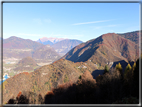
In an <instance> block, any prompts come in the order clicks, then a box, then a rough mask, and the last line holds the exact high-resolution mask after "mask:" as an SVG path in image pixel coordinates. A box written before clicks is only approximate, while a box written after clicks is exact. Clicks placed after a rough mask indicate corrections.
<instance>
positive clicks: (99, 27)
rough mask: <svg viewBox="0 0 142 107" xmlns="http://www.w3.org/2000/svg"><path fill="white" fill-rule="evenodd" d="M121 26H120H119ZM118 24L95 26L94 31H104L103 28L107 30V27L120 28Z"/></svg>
mask: <svg viewBox="0 0 142 107" xmlns="http://www.w3.org/2000/svg"><path fill="white" fill-rule="evenodd" d="M119 25H120V24H119ZM119 25H118V24H116V25H106V26H95V27H93V28H94V29H102V28H107V27H116V26H119Z"/></svg>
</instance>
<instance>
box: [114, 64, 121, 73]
mask: <svg viewBox="0 0 142 107" xmlns="http://www.w3.org/2000/svg"><path fill="white" fill-rule="evenodd" d="M115 68H116V69H117V70H119V71H122V67H121V64H120V63H118V64H117V65H116V66H115Z"/></svg>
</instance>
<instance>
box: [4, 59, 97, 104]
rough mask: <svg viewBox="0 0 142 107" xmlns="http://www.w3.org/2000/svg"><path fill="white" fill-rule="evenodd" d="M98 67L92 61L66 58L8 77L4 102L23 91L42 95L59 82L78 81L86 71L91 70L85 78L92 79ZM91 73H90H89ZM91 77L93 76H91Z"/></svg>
mask: <svg viewBox="0 0 142 107" xmlns="http://www.w3.org/2000/svg"><path fill="white" fill-rule="evenodd" d="M96 69H97V67H96V66H95V65H94V64H93V63H91V62H89V61H88V62H77V63H74V62H71V61H68V60H65V59H60V60H58V61H55V62H54V63H53V64H50V65H45V66H42V67H40V68H39V69H37V70H35V71H34V72H31V73H20V74H18V75H15V76H14V77H11V78H8V79H7V80H6V81H5V82H6V84H5V87H4V90H3V95H4V96H5V97H4V98H3V101H4V102H7V101H8V99H10V98H11V97H12V96H14V97H16V95H18V93H19V92H20V91H21V92H23V91H29V92H33V93H36V94H37V95H38V94H39V93H40V94H41V95H42V96H43V95H45V94H46V93H47V91H50V90H51V89H52V88H56V87H57V86H58V85H59V84H64V83H67V82H69V81H70V82H72V83H73V82H76V81H77V80H78V78H79V76H80V75H82V74H83V73H84V75H85V74H86V73H85V71H87V72H89V73H87V74H86V76H83V78H89V79H91V78H92V76H90V75H91V74H90V73H92V72H93V71H94V70H96ZM88 74H89V75H88ZM90 77H91V78H90ZM24 84H25V85H24Z"/></svg>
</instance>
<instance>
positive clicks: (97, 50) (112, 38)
mask: <svg viewBox="0 0 142 107" xmlns="http://www.w3.org/2000/svg"><path fill="white" fill-rule="evenodd" d="M138 54H139V46H138V45H137V44H135V43H134V42H132V41H130V40H128V39H125V38H123V37H121V36H119V35H118V34H115V33H108V34H104V35H102V36H100V37H98V38H96V39H92V40H90V41H87V42H86V43H82V44H80V45H78V46H76V47H75V48H73V49H72V50H70V51H69V52H68V53H67V54H66V55H65V56H64V57H63V58H65V59H67V60H71V61H73V62H81V61H83V62H84V61H87V60H90V61H92V62H93V63H97V64H99V65H102V66H104V65H106V64H111V65H112V64H113V62H116V61H121V60H124V61H126V62H128V61H131V60H135V59H137V58H138Z"/></svg>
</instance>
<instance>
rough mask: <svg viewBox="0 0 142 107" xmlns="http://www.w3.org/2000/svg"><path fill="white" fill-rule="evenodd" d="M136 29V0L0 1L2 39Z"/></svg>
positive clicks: (87, 37) (80, 37)
mask: <svg viewBox="0 0 142 107" xmlns="http://www.w3.org/2000/svg"><path fill="white" fill-rule="evenodd" d="M136 30H140V4H139V3H3V38H4V39H6V38H8V37H10V36H17V37H21V38H23V39H31V40H34V41H36V40H38V39H39V38H42V37H57V38H68V39H78V40H81V41H83V42H86V41H88V40H90V39H94V38H97V37H99V36H101V35H102V34H106V33H126V32H132V31H136Z"/></svg>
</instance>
